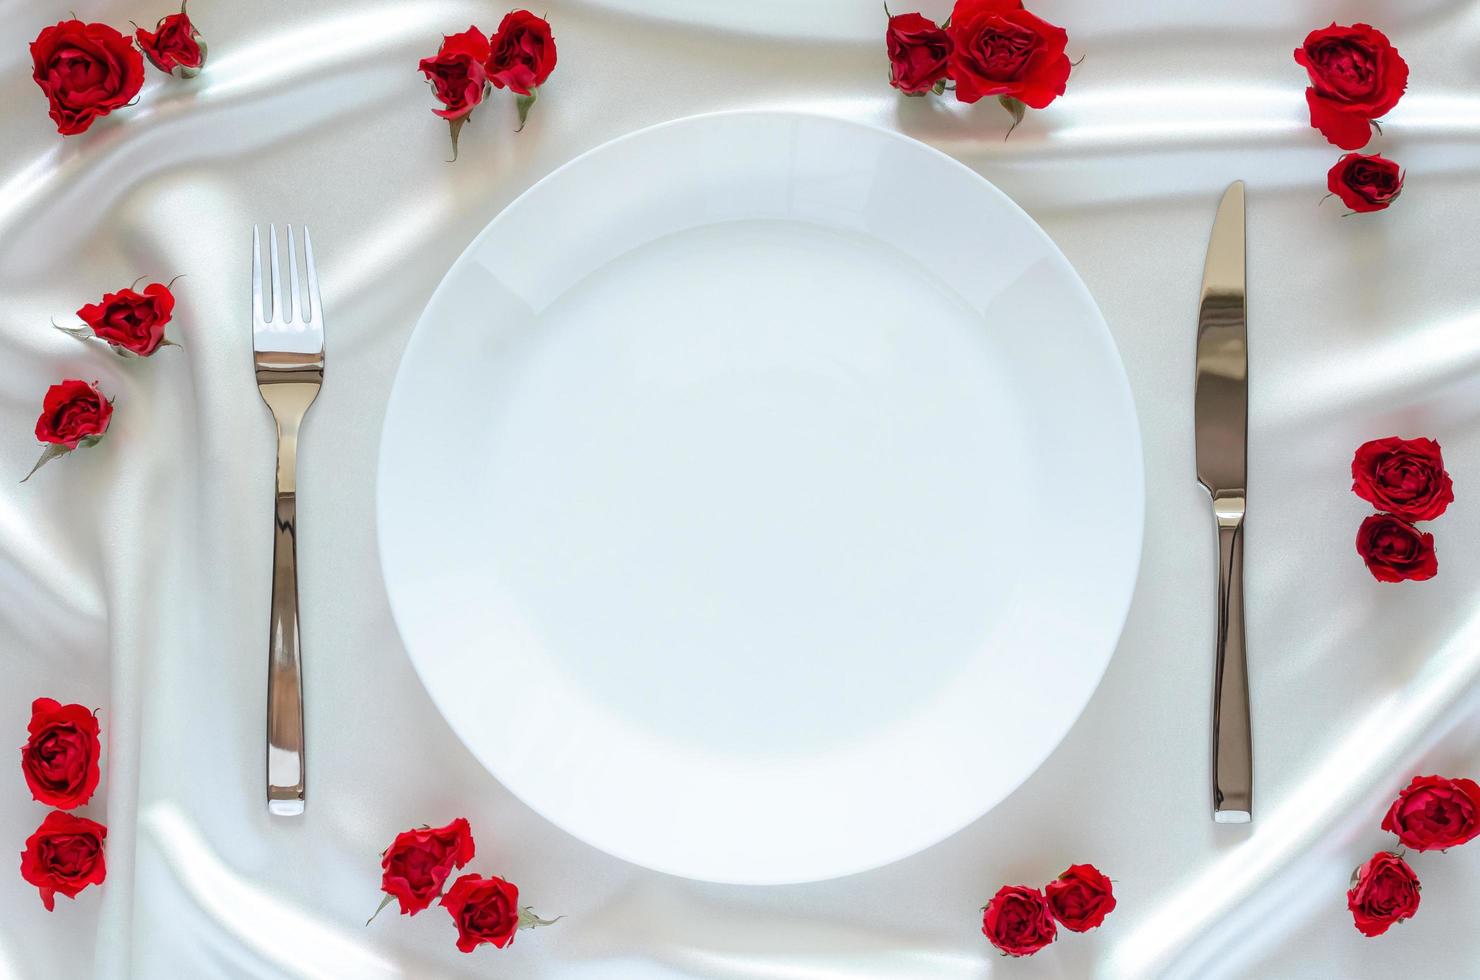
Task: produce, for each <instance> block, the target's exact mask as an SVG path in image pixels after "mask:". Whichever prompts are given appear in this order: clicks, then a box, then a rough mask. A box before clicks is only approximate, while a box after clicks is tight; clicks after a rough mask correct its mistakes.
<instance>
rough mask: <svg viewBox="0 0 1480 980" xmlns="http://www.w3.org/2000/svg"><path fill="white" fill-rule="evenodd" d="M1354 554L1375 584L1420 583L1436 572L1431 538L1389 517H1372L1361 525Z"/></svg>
mask: <svg viewBox="0 0 1480 980" xmlns="http://www.w3.org/2000/svg"><path fill="white" fill-rule="evenodd" d="M1357 554H1359V555H1361V556H1362V560H1363V561H1364V562H1366V563H1367V570H1368V571H1369V572H1371V573H1372V577H1373V578H1375V579H1377V580H1378V581H1379V582H1402V581H1404V580H1406V579H1412V580H1414V581H1415V582H1422V581H1423V580H1425V579H1431V578H1433V577H1434V576H1435V575H1437V574H1438V572H1439V558H1438V556H1437V555H1435V554H1434V536H1433V535H1432V534H1425V533H1423V532H1422V531H1420V530H1419V529H1418V528H1416V527H1414V526H1413V525H1412V524H1409V523H1408V522H1407V521H1405V520H1403V519H1402V518H1400V517H1394V516H1393V515H1391V514H1373V515H1372V516H1371V517H1369V518H1367V519H1366V520H1365V521H1363V522H1362V526H1361V527H1360V528H1358V529H1357Z"/></svg>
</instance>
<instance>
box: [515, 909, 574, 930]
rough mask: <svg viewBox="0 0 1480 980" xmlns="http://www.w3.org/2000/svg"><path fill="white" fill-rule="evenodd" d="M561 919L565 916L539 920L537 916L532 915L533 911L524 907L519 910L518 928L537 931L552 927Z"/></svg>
mask: <svg viewBox="0 0 1480 980" xmlns="http://www.w3.org/2000/svg"><path fill="white" fill-rule="evenodd" d="M563 918H565V916H563V915H557V916H555V918H553V919H541V918H540V917H539V916H537V915H535V914H534V910H533V909H531V908H530V907H529V906H525V907H524V908H522V909H520V910H519V928H521V929H538V928H540V927H541V926H553V925H554V924H555V923H557V922H559V921H560V920H561V919H563Z"/></svg>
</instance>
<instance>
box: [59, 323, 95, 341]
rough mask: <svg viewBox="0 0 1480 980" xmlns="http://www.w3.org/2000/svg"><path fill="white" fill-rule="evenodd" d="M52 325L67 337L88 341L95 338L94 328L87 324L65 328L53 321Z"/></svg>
mask: <svg viewBox="0 0 1480 980" xmlns="http://www.w3.org/2000/svg"><path fill="white" fill-rule="evenodd" d="M51 325H52V326H53V327H56V328H57V329H58V330H60V331H61V332H62V333H64V334H66V335H67V336H69V337H76V338H77V339H78V340H87V339H89V338H91V337H92V336H93V330H92V327H89V326H87V325H86V324H82V325H80V326H76V327H66V326H63V325H62V324H60V323H57V322H56V321H55V320H53V321H51Z"/></svg>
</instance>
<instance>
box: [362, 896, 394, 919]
mask: <svg viewBox="0 0 1480 980" xmlns="http://www.w3.org/2000/svg"><path fill="white" fill-rule="evenodd" d="M395 900H396V899H395V896H393V895H387V896H386V897H385V898H382V899H381V900H380V905H379V907H377V908H376V910H375V915H372V916H370V918H368V919H366V920H365V925H367V926H368V925H369V924H370V923H372V922H374V921H375V916H376V915H379V914H380V913H382V912H384V911H385V907H386V906H387V905H389V904H391V903H392V902H394V901H395Z"/></svg>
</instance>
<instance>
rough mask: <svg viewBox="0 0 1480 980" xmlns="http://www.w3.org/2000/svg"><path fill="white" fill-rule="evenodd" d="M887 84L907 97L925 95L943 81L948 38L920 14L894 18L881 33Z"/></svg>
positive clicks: (949, 47)
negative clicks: (882, 34)
mask: <svg viewBox="0 0 1480 980" xmlns="http://www.w3.org/2000/svg"><path fill="white" fill-rule="evenodd" d="M884 47H885V49H886V50H887V51H888V52H889V84H890V85H893V86H894V87H895V88H897V89H899V90H900V91H901V92H904V93H905V94H906V95H924V94H925V93H926V92H929V91H930V90H931V89H932V88H934V87H935V84H936V83H937V82H944V81H945V78H946V58H947V57H948V56H949V55H950V53H951V36H950V35H949V34H947V33H946V32H945V31H943V30H941V29H940V28H939V27H937V26H936V24H935V21H933V20H929V19H927V18H925V17H922V16H921V15H920V14H896V15H895V16H893V17H890V18H889V26H888V27H887V28H886V29H885V31H884Z"/></svg>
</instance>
